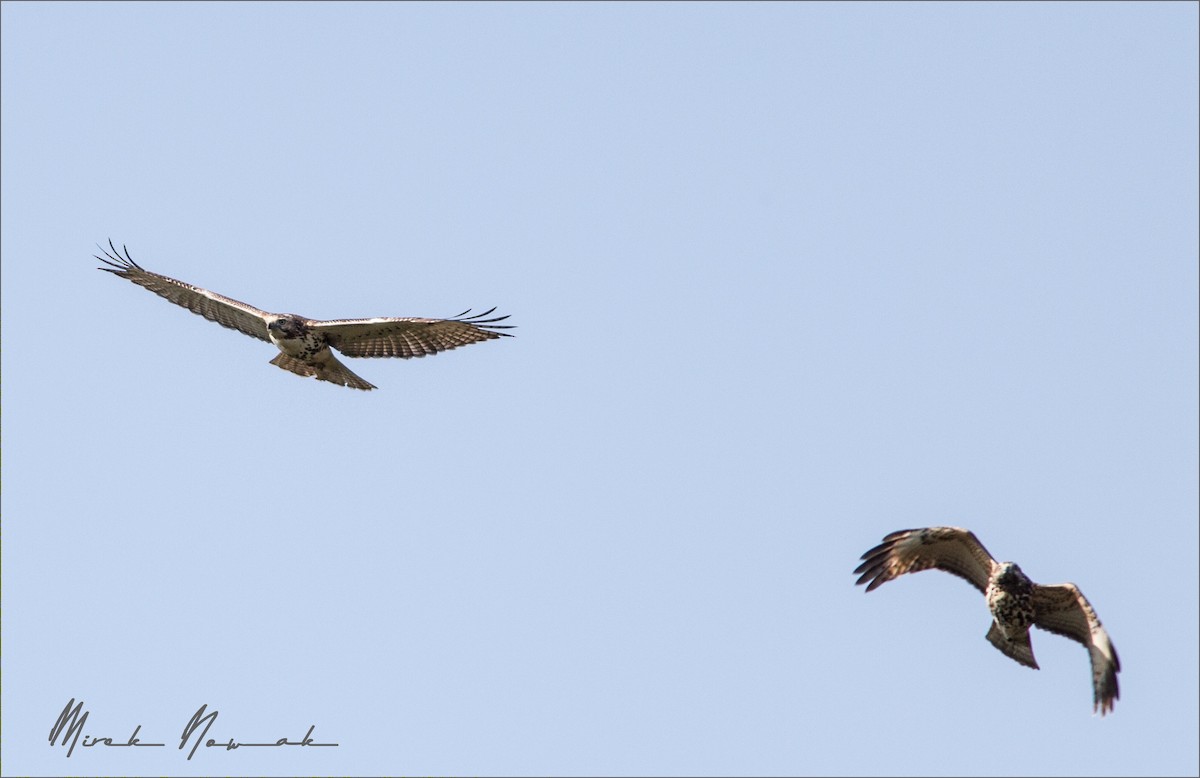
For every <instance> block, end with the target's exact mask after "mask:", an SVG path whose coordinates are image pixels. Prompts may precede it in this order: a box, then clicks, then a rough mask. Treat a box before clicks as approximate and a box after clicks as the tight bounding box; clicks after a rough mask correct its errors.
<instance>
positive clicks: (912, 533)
mask: <svg viewBox="0 0 1200 778" xmlns="http://www.w3.org/2000/svg"><path fill="white" fill-rule="evenodd" d="M862 558H863V560H864V561H863V563H862V564H860V565H859V566H858V567H857V568H856V569H855V570H854V572H855V573H861V574H862V576H861V577H860V578H859V579H858V581H857V583H859V584H864V583H865V584H867V591H868V592H869V591H871V590H872V589H875V588H876V587H878V586H881V585H882V584H884V583H887V582H888V581H890V580H892V579H893V578H896V577H897V576H901V575H904V574H905V573H916V572H919V571H921V570H929V569H930V568H937V569H939V570H944V571H946V572H947V573H952V574H954V575H957V576H959V577H960V578H964V579H966V580H967V581H969V582H970V583H971V584H972V585H973V586H974V587H975V588H976V589H978V590H979V591H981V592H983V595H984V597H985V599H986V600H987V604H988V610H990V611H991V613H992V625H991V627H990V628H989V629H988V633H987V639H988V641H989V642H990V643H991V644H992V645H994V646H995V647H996V648H998V649H999V650H1000V651H1002V652H1003V653H1004V654H1005V655H1006V656H1009V657H1011V658H1012V659H1014V660H1016V661H1017V662H1020V663H1021V664H1023V665H1025V666H1026V667H1032V668H1033V669H1035V670H1036V669H1037V667H1038V664H1037V660H1036V659H1034V657H1033V646H1032V645H1031V644H1030V642H1029V628H1030V627H1038V628H1039V629H1044V630H1047V631H1049V632H1054V633H1056V634H1059V635H1062V636H1064V637H1068V638H1071V639H1072V640H1074V641H1077V642H1079V643H1082V644H1083V646H1084V647H1085V648H1086V649H1087V650H1088V655H1089V656H1090V658H1091V662H1092V689H1093V709H1094V710H1099V711H1100V715H1102V716H1103V715H1104V714H1105V713H1108V712H1109V711H1111V710H1112V709H1113V703H1114V702H1116V700H1117V699H1118V697H1119V696H1120V694H1119V689H1118V687H1117V673H1118V672H1119V671H1120V669H1121V662H1120V660H1119V659H1118V658H1117V651H1116V649H1115V648H1113V645H1112V641H1111V640H1109V638H1108V633H1107V632H1106V631H1105V630H1104V626H1103V625H1102V624H1101V623H1100V619H1099V618H1097V616H1096V612H1095V611H1094V610H1092V606H1091V603H1089V602H1088V601H1087V598H1086V597H1084V596H1083V592H1081V591H1079V588H1078V587H1077V586H1075V584H1069V583H1067V584H1059V585H1057V586H1042V585H1040V584H1036V583H1034V582H1033V581H1031V580H1029V578H1028V577H1027V576H1026V575H1025V573H1023V572H1021V568H1020V567H1018V566H1017V565H1016V564H1014V563H1012V562H997V561H996V560H995V559H994V558H993V557H992V555H991V554H989V553H988V551H987V549H986V548H984V547H983V544H982V543H980V542H979V539H978V538H976V537H975V535H974V533H972V532H969V531H967V530H965V529H962V528H960V527H926V528H924V529H908V530H901V531H899V532H893V533H891V534H890V535H888V536H887V537H885V538H884V539H883V543H881V544H880V545H878V546H876V547H875V548H873V549H871V550H870V551H868V552H867V553H865V554H863V555H862Z"/></svg>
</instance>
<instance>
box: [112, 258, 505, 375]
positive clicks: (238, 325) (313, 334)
mask: <svg viewBox="0 0 1200 778" xmlns="http://www.w3.org/2000/svg"><path fill="white" fill-rule="evenodd" d="M108 245H109V248H111V249H112V253H111V254H110V253H109V252H108V251H105V250H104V248H103V247H101V248H100V251H101V252H103V254H104V256H103V257H101V256H97V257H96V259H98V260H100V261H101V262H103V263H104V264H106V265H108V267H102V268H100V270H105V271H107V272H109V273H113V274H115V275H117V276H120V277H121V278H124V279H127V280H129V281H132V282H133V283H135V284H137V285H138V286H144V287H145V288H147V289H149V290H150V291H151V292H154V293H155V294H157V295H159V296H161V297H165V298H166V299H168V300H170V301H171V302H173V303H175V304H176V305H180V306H183V307H184V308H187V309H188V310H189V311H191V312H192V313H195V314H199V315H200V316H203V317H204V318H206V319H208V320H209V321H215V322H216V323H217V324H220V325H221V326H222V327H229V328H230V329H234V330H237V331H238V332H241V333H243V334H245V335H249V336H250V337H252V338H258V339H259V340H265V341H267V342H268V343H271V344H272V345H274V346H275V347H276V348H278V349H279V354H278V356H276V357H275V358H274V359H272V360H271V364H272V365H276V366H278V367H281V368H283V369H284V370H288V371H291V372H293V373H295V374H296V375H299V376H305V377H313V378H316V379H317V380H319V381H329V382H330V383H334V384H339V385H341V386H348V387H350V388H352V389H363V390H370V389H374V388H375V386H374V385H372V384H370V383H368V382H366V381H364V380H363V379H362V378H359V377H358V376H356V375H355V374H354V373H352V372H351V371H350V368H348V367H346V366H345V365H344V364H342V363H341V362H340V361H339V360H338V358H337V357H336V356H334V354H333V350H337V351H340V352H341V353H342V354H344V355H345V356H348V357H402V358H404V359H407V358H409V357H423V356H425V355H426V354H436V353H438V352H439V351H449V350H450V349H452V348H458V347H459V346H466V345H468V344H470V343H478V342H480V341H484V340H493V339H496V338H500V337H511V335H509V333H507V332H499V330H507V329H512V325H508V324H499V323H498V322H502V321H504V320H505V319H507V318H508V316H496V317H494V318H491V319H489V318H486V317H487V316H489V315H490V314H491V313H492V312H493V311H495V310H496V309H495V308H492V309H491V310H488V311H484V312H483V313H478V314H475V315H474V316H468V315H467V314H469V313H470V312H471V311H470V310H466V311H463V312H462V313H460V314H459V315H458V316H455V317H454V318H452V319H416V318H387V317H381V318H376V319H335V320H333V321H319V320H317V319H306V318H304V317H303V316H297V315H295V314H293V313H267V312H266V311H260V310H259V309H257V308H255V307H254V306H252V305H247V304H246V303H242V302H238V301H237V300H232V299H230V298H228V297H224V296H222V295H219V294H217V293H215V292H210V291H208V290H207V289H201V288H200V287H197V286H192V285H191V284H185V283H183V282H182V281H176V280H175V279H174V278H167V277H166V276H160V275H159V274H158V273H151V272H150V271H148V270H143V269H142V267H141V265H139V264H138V263H136V262H134V261H133V259H132V258H130V256H129V249H127V248H125V247H124V246H122V247H121V248H122V249H123V250H124V252H125V253H124V254H123V255H122V253H121V252H120V251H117V248H116V246H114V245H113V242H112V241H111V240H110V241H109V242H108Z"/></svg>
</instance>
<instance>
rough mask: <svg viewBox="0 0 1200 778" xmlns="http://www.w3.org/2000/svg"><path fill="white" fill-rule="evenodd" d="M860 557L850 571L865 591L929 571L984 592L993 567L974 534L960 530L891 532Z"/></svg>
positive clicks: (954, 528) (985, 550)
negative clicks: (859, 575)
mask: <svg viewBox="0 0 1200 778" xmlns="http://www.w3.org/2000/svg"><path fill="white" fill-rule="evenodd" d="M862 558H863V559H864V560H865V561H864V562H863V563H862V564H861V565H859V566H858V567H856V568H855V569H854V572H856V573H862V577H860V578H859V579H858V580H857V581H856V582H855V583H856V584H864V583H865V584H867V591H868V592H869V591H871V590H872V589H874V588H876V587H878V586H882V585H883V584H885V583H887V582H888V581H890V580H892V579H893V578H896V577H897V576H901V575H904V574H905V573H916V572H920V571H921V570H929V569H930V568H937V569H938V570H945V571H946V572H947V573H952V574H954V575H957V576H958V577H959V578H965V579H966V580H967V581H969V582H970V583H971V585H972V586H974V587H975V588H976V589H978V590H979V591H981V592H986V591H987V585H988V578H989V577H991V574H992V568H993V567H994V566H995V565H996V560H995V559H993V558H992V555H991V554H989V553H988V550H987V549H986V548H984V547H983V544H982V543H980V542H979V538H977V537H975V533H973V532H971V531H970V530H965V529H963V528H961V527H925V528H924V529H904V530H900V531H899V532H893V533H891V534H890V535H888V536H886V537H885V538H884V539H883V542H882V543H880V544H879V545H878V546H876V547H875V548H873V549H871V550H870V551H868V552H867V553H865V554H863V555H862ZM868 581H869V582H870V583H867V582H868Z"/></svg>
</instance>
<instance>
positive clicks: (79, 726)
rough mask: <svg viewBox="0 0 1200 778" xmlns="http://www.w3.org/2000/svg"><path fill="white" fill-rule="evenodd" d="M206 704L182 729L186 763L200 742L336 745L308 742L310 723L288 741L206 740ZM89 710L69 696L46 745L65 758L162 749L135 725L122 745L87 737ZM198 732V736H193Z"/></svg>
mask: <svg viewBox="0 0 1200 778" xmlns="http://www.w3.org/2000/svg"><path fill="white" fill-rule="evenodd" d="M207 710H208V703H205V704H204V705H201V706H200V708H199V710H197V711H196V712H195V713H194V714H192V717H191V718H190V719H188V723H187V725H186V726H184V728H183V734H182V735H180V737H179V746H178V748H179V750H180V751H183V750H184V749H186V748H188V744H189V743H190V744H191V749H190V750H188V755H187V758H188V759H189V760H190V759H191V758H192V757H193V756H195V755H196V749H198V748H199V747H200V744H201V743H203V744H204V747H205V748H223V749H225V750H226V751H233V750H234V749H236V748H281V747H283V746H321V747H333V748H337V745H338V744H337V743H317V742H314V741H313V739H312V733H313V730H314V729H316V728H317V725H316V724H313V725H312V726H311V727H309V728H308V732H307V733H305V735H304V737H303V738H301V739H300V740H288V739H287V738H286V737H281V738H279V739H278V740H276V741H275V742H273V743H242V742H239V741H237V740H234V739H233V738H229V740H227V741H218V740H216V739H214V738H209V737H208V731H209V730H210V729H212V725H213V723H214V722H215V721H216V720H217V711H215V710H214V711H211V712H206V711H207ZM88 714H89V711H86V710H84V709H83V701H82V700H80V701H79V702H78V703H76V702H75V698H74V697H72V698H71V700H70V702H68V703H67V706H66V707H65V708H63V709H62V713H60V714H58V720H57V721H55V722H54V726H53V727H51V728H50V745H52V746H57V745H63V746H66V747H67V756H68V757H69V756H71V754H73V753H75V746H77V745H82V746H83V747H84V748H92V747H94V746H106V747H107V746H111V747H113V748H165V747H166V745H167V744H166V743H143V742H142V739H141V738H139V737H138V733H139V732H141V731H142V725H141V724H138V725H137V726H136V727H134V728H133V733H132V734H131V735H130V736H129V739H128V740H126V741H125V742H118V741H116V740H114V739H113V738H111V737H99V736H96V735H91V734H88V733H85V732H84V731H83V725H84V724H86V723H87V720H88ZM197 733H198V734H197ZM81 734H82V735H83V742H82V743H80V742H79V736H80V735H81Z"/></svg>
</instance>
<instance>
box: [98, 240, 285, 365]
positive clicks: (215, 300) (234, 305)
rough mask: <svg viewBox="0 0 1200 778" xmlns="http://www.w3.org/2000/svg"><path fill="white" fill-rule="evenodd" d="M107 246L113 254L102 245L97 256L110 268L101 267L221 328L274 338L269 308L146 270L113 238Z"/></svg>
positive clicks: (267, 338)
mask: <svg viewBox="0 0 1200 778" xmlns="http://www.w3.org/2000/svg"><path fill="white" fill-rule="evenodd" d="M108 245H109V246H110V247H111V248H112V250H113V253H112V254H109V253H108V252H107V251H104V249H103V248H102V249H100V250H101V251H104V256H103V257H99V256H98V257H96V259H98V260H100V261H101V262H103V263H104V264H106V265H110V266H111V267H102V268H100V270H105V271H107V272H109V273H112V274H114V275H117V276H120V277H121V278H124V279H126V280H129V281H132V282H133V283H135V284H137V285H138V286H144V287H146V288H147V289H149V290H150V291H151V292H154V293H155V294H157V295H159V296H160V297H165V298H167V299H168V300H170V301H171V302H173V303H175V304H176V305H181V306H183V307H184V308H187V309H188V310H189V311H191V312H192V313H195V314H199V315H200V316H203V317H204V318H206V319H208V320H209V321H215V322H216V323H217V324H220V325H221V326H222V327H229V328H230V329H235V330H237V331H238V332H242V333H245V334H246V335H249V336H250V337H252V338H258V339H259V340H265V341H267V342H268V343H269V342H270V341H271V339H270V338H269V337H268V336H267V317H268V316H269V315H270V314H268V313H267V312H266V311H260V310H259V309H257V308H255V307H254V306H253V305H246V304H245V303H240V302H238V301H237V300H232V299H230V298H228V297H224V296H222V295H219V294H217V293H216V292H210V291H208V290H207V289H201V288H200V287H198V286H192V285H191V284H185V283H184V282H182V281H176V280H175V279H174V278H167V277H166V276H160V275H159V274H158V273H151V272H150V271H149V270H143V269H142V267H141V265H139V264H138V263H136V262H134V261H133V260H132V259H130V257H129V249H125V255H124V256H121V252H119V251H117V247H116V246H113V243H112V241H111V240H110V241H109V242H108ZM122 248H124V247H122Z"/></svg>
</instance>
